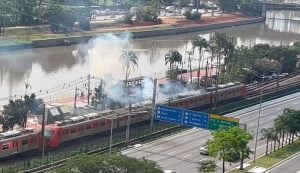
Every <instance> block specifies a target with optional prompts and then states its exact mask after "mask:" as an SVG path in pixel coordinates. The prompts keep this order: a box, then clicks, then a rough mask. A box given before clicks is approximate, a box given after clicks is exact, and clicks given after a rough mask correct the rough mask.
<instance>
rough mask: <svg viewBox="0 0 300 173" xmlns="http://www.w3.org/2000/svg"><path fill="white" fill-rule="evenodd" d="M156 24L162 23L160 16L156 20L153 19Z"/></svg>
mask: <svg viewBox="0 0 300 173" xmlns="http://www.w3.org/2000/svg"><path fill="white" fill-rule="evenodd" d="M155 23H156V24H163V20H162V19H161V18H158V19H157V20H156V21H155Z"/></svg>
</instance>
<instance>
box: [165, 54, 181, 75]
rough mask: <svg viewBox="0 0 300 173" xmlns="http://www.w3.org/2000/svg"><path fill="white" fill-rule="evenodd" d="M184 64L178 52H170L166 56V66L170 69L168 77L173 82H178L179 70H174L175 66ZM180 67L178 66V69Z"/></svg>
mask: <svg viewBox="0 0 300 173" xmlns="http://www.w3.org/2000/svg"><path fill="white" fill-rule="evenodd" d="M180 63H182V55H181V54H180V53H179V52H178V51H177V50H169V52H168V53H167V54H166V55H165V65H167V64H169V66H170V68H169V70H168V71H167V76H168V77H169V78H170V79H171V80H177V70H174V65H178V64H180ZM177 68H178V66H176V69H177Z"/></svg>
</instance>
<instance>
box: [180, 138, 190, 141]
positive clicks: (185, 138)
mask: <svg viewBox="0 0 300 173" xmlns="http://www.w3.org/2000/svg"><path fill="white" fill-rule="evenodd" d="M190 139H191V137H189V138H185V139H182V140H183V141H187V140H190Z"/></svg>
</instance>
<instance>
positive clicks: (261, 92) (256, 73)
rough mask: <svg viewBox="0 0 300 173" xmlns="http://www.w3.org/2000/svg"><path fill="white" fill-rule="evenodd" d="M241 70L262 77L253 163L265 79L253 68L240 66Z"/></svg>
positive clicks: (263, 75) (255, 147)
mask: <svg viewBox="0 0 300 173" xmlns="http://www.w3.org/2000/svg"><path fill="white" fill-rule="evenodd" d="M242 69H243V70H246V71H249V72H251V73H253V74H254V75H255V76H256V77H259V78H261V79H262V83H261V88H260V98H259V109H258V118H257V128H256V136H255V146H254V157H253V162H254V163H255V159H256V150H257V140H258V131H259V123H260V115H261V102H262V94H263V86H264V81H265V78H266V76H265V74H264V73H263V74H260V73H259V72H257V71H255V70H250V69H248V68H242Z"/></svg>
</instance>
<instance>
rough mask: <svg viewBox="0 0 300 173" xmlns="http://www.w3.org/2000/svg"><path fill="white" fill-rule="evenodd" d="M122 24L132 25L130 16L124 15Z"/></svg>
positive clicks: (128, 14)
mask: <svg viewBox="0 0 300 173" xmlns="http://www.w3.org/2000/svg"><path fill="white" fill-rule="evenodd" d="M124 23H126V24H130V25H131V24H132V14H130V13H126V14H125V17H124Z"/></svg>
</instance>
